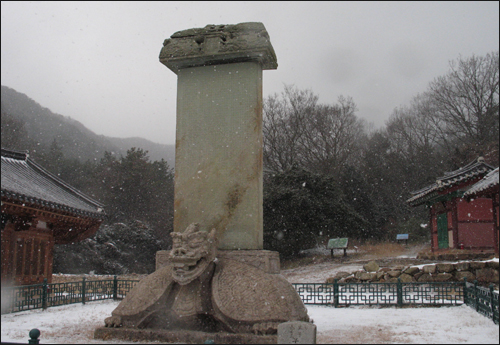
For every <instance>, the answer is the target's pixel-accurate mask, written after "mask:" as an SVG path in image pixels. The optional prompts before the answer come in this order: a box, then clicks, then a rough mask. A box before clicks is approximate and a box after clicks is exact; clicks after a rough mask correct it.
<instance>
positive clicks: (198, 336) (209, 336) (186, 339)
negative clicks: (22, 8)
mask: <svg viewBox="0 0 500 345" xmlns="http://www.w3.org/2000/svg"><path fill="white" fill-rule="evenodd" d="M94 339H102V340H109V339H120V340H125V341H160V342H168V343H186V344H203V343H205V342H206V341H207V340H213V341H214V343H215V344H276V343H277V342H278V336H277V335H255V334H246V333H245V334H243V333H240V334H232V333H223V332H219V333H208V332H200V331H188V330H178V331H173V330H163V329H147V328H145V329H132V328H109V327H99V328H96V330H95V331H94Z"/></svg>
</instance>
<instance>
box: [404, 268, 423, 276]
mask: <svg viewBox="0 0 500 345" xmlns="http://www.w3.org/2000/svg"><path fill="white" fill-rule="evenodd" d="M419 271H420V268H418V267H408V268H407V269H405V270H404V271H403V273H406V274H409V275H411V276H412V275H414V274H415V273H418V272H419Z"/></svg>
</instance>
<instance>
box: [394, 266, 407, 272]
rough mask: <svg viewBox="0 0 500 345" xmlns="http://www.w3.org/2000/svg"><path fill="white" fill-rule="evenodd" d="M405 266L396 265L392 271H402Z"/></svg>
mask: <svg viewBox="0 0 500 345" xmlns="http://www.w3.org/2000/svg"><path fill="white" fill-rule="evenodd" d="M404 269H405V267H404V266H403V265H396V266H394V267H393V268H392V271H402V270H404Z"/></svg>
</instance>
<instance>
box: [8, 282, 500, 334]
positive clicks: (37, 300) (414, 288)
mask: <svg viewBox="0 0 500 345" xmlns="http://www.w3.org/2000/svg"><path fill="white" fill-rule="evenodd" d="M138 282H139V281H138V280H121V279H117V277H116V276H114V278H113V279H108V280H86V279H85V278H83V280H82V281H80V282H68V283H53V284H47V280H44V283H43V284H36V285H26V286H15V287H9V288H2V314H3V313H8V312H16V311H23V310H30V309H39V308H44V309H45V308H48V307H52V306H59V305H64V304H72V303H83V304H85V302H89V301H98V300H105V299H114V300H120V299H123V298H124V297H125V295H126V294H127V293H128V292H129V291H130V290H132V288H133V287H134V286H135V285H136V284H137V283H138ZM292 285H293V287H294V288H295V290H296V291H297V293H298V294H299V296H300V298H301V299H302V301H303V302H304V304H315V305H331V306H334V307H342V306H350V305H388V306H391V305H392V306H398V307H403V306H408V305H430V306H442V305H461V304H464V303H465V304H467V305H468V306H470V307H472V308H474V309H475V310H476V311H477V312H479V313H481V314H483V315H485V316H487V317H489V318H491V319H493V321H494V322H495V323H496V324H498V309H499V307H498V293H496V292H494V291H493V285H490V288H489V289H486V288H483V287H480V286H478V285H477V281H474V283H469V282H467V280H465V279H464V282H428V283H416V282H411V283H403V282H401V281H400V280H399V279H398V282H397V283H338V282H337V280H335V281H334V283H293V284H292Z"/></svg>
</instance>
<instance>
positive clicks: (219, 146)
mask: <svg viewBox="0 0 500 345" xmlns="http://www.w3.org/2000/svg"><path fill="white" fill-rule="evenodd" d="M177 99H178V102H177V133H176V150H175V157H176V158H175V195H174V232H178V231H184V229H185V228H186V227H187V225H189V224H190V223H192V222H198V223H200V227H201V229H202V230H203V231H208V230H210V229H212V228H215V229H216V230H217V238H218V241H219V249H222V250H243V249H245V250H261V249H262V248H263V232H262V198H263V194H262V69H261V67H260V66H259V65H258V64H256V63H253V62H243V63H234V64H226V65H217V66H204V67H193V68H187V69H182V70H180V71H179V73H178V83H177Z"/></svg>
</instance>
